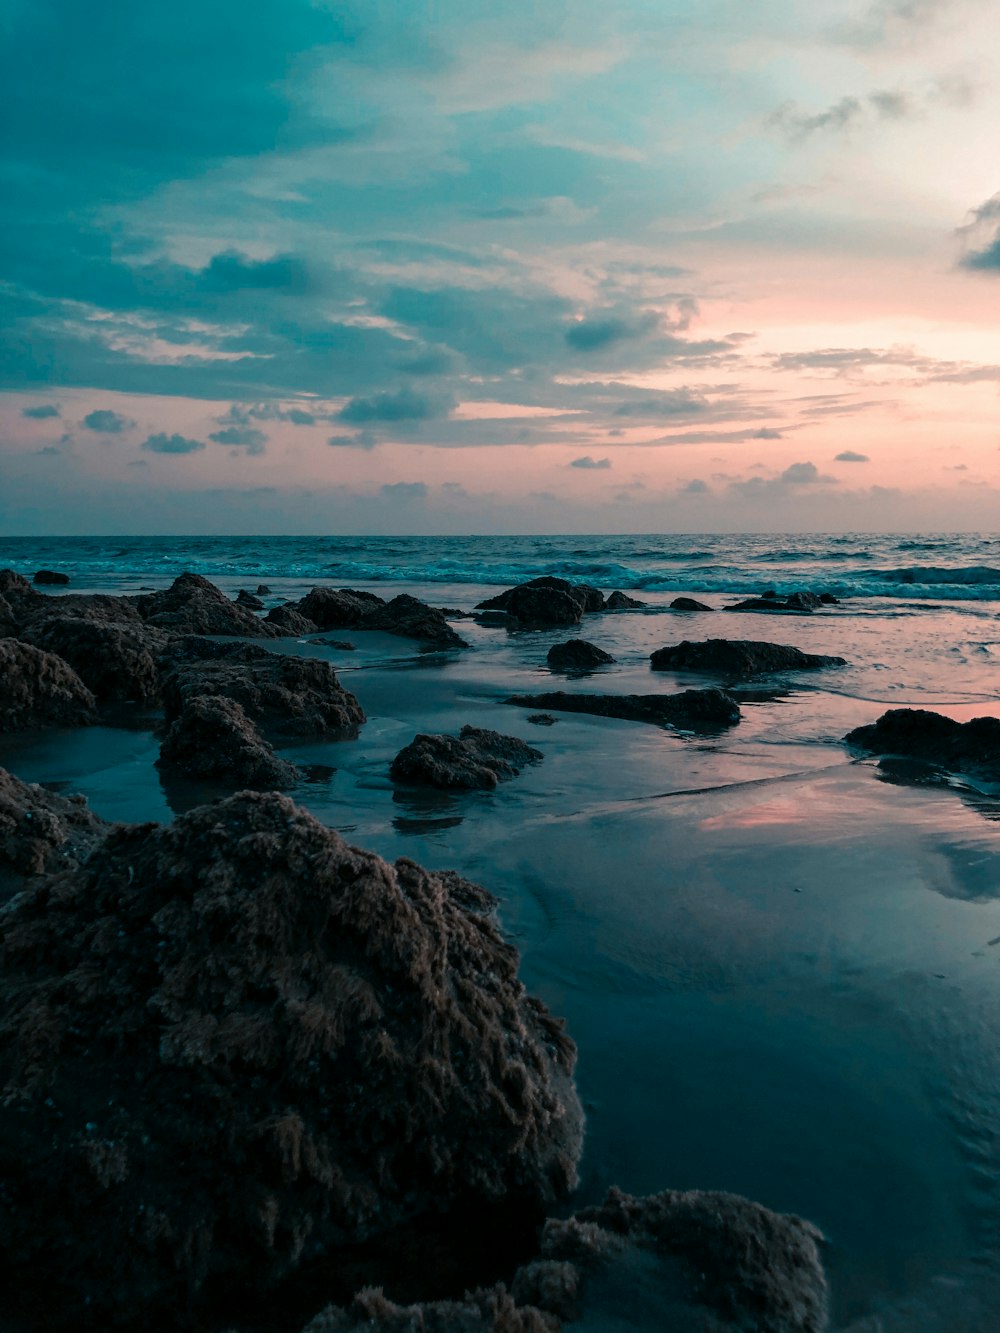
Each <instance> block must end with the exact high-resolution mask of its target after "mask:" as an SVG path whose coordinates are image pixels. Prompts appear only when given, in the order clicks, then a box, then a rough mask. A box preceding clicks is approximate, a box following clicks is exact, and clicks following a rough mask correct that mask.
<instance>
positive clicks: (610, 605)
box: [604, 589, 646, 611]
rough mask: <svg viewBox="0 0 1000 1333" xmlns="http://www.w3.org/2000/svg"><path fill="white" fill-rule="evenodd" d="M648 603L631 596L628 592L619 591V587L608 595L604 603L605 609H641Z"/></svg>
mask: <svg viewBox="0 0 1000 1333" xmlns="http://www.w3.org/2000/svg"><path fill="white" fill-rule="evenodd" d="M645 605H646V603H645V602H639V601H637V600H636V599H635V598H634V597H629V596H628V594H627V593H624V592H619V591H618V590H617V589H616V590H615V591H614V592H613V593H610V594H609V595H608V599H607V601H606V602H605V603H604V609H605V611H641V610H642V608H643V607H644V606H645Z"/></svg>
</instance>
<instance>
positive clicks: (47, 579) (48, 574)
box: [31, 569, 69, 587]
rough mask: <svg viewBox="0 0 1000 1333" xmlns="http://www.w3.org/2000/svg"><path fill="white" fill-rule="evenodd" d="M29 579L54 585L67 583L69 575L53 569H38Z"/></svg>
mask: <svg viewBox="0 0 1000 1333" xmlns="http://www.w3.org/2000/svg"><path fill="white" fill-rule="evenodd" d="M31 581H32V583H42V584H49V585H51V586H53V587H55V586H61V585H64V584H67V583H69V575H68V574H60V573H58V572H57V571H56V570H54V569H39V570H38V571H37V572H36V574H35V576H34V578H33V579H32V580H31Z"/></svg>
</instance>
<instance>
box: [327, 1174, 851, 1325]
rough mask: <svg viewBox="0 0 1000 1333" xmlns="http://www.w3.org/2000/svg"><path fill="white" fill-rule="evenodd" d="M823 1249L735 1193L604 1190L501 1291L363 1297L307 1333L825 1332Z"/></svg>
mask: <svg viewBox="0 0 1000 1333" xmlns="http://www.w3.org/2000/svg"><path fill="white" fill-rule="evenodd" d="M822 1240H823V1237H822V1235H821V1233H820V1232H819V1231H818V1230H817V1229H816V1227H814V1226H812V1224H811V1223H809V1222H805V1221H803V1220H802V1219H801V1218H799V1217H794V1216H791V1215H788V1214H782V1213H773V1212H771V1211H770V1209H768V1208H764V1207H763V1206H762V1205H760V1204H757V1203H752V1202H751V1201H750V1200H749V1199H743V1198H740V1197H739V1196H738V1195H734V1194H721V1193H709V1192H705V1191H700V1190H699V1191H691V1192H688V1193H681V1192H680V1191H677V1190H666V1191H664V1192H663V1193H662V1194H653V1195H649V1196H648V1197H646V1198H635V1197H633V1196H632V1195H629V1194H625V1193H623V1192H622V1191H621V1190H617V1189H612V1190H611V1191H609V1193H608V1195H607V1198H606V1199H605V1200H604V1202H603V1203H602V1204H600V1205H599V1206H597V1207H592V1208H584V1209H582V1210H581V1211H580V1212H578V1213H576V1214H575V1215H573V1216H572V1217H568V1218H566V1219H564V1220H561V1219H555V1218H550V1219H549V1221H548V1222H546V1224H545V1228H544V1230H543V1232H542V1239H541V1245H540V1247H539V1255H538V1257H537V1258H536V1259H534V1260H533V1261H531V1262H529V1263H527V1264H524V1265H522V1266H521V1268H519V1269H518V1270H517V1272H516V1273H515V1274H514V1278H513V1281H512V1282H511V1284H510V1289H509V1290H508V1289H507V1288H506V1287H504V1286H500V1285H498V1286H495V1287H491V1288H489V1289H485V1290H484V1289H480V1290H478V1291H474V1292H469V1293H467V1294H466V1296H465V1298H464V1300H461V1301H431V1302H425V1303H424V1304H421V1305H415V1306H409V1307H405V1306H399V1305H396V1304H394V1303H393V1302H392V1301H390V1300H387V1299H386V1297H385V1296H384V1295H383V1294H382V1292H381V1291H377V1290H371V1289H369V1290H367V1291H362V1292H359V1293H358V1295H357V1296H356V1297H355V1299H354V1301H353V1303H352V1304H351V1305H350V1306H349V1307H348V1308H337V1307H331V1308H330V1309H328V1310H325V1311H324V1312H323V1313H322V1314H321V1315H319V1316H318V1317H317V1318H316V1319H314V1320H313V1321H312V1322H311V1323H310V1324H309V1325H308V1326H307V1328H306V1329H304V1330H303V1333H361V1331H362V1330H366V1331H367V1333H417V1331H418V1330H419V1333H559V1331H560V1330H562V1329H563V1328H567V1329H569V1330H572V1329H573V1328H574V1327H577V1326H579V1327H580V1328H581V1329H588V1330H589V1329H594V1330H596V1329H603V1328H616V1329H617V1328H626V1327H627V1328H629V1329H632V1330H634V1333H654V1330H656V1331H657V1333H658V1331H659V1330H668V1329H669V1330H677V1333H681V1331H682V1330H685V1331H688V1333H694V1330H695V1329H697V1330H699V1331H701V1330H705V1331H706V1333H748V1331H749V1330H753V1333H824V1331H825V1330H826V1329H827V1328H828V1326H829V1323H828V1321H829V1312H828V1293H827V1284H826V1277H825V1274H824V1272H823V1264H822V1260H821V1258H820V1252H819V1246H820V1244H821V1242H822Z"/></svg>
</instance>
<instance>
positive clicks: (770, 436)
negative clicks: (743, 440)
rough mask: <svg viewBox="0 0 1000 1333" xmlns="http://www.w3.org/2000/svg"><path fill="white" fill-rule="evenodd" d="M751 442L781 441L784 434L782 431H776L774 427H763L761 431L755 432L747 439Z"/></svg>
mask: <svg viewBox="0 0 1000 1333" xmlns="http://www.w3.org/2000/svg"><path fill="white" fill-rule="evenodd" d="M747 438H748V439H751V440H780V439H782V438H783V437H782V434H781V431H780V430H775V429H774V427H773V426H762V427H761V429H760V430H755V431H754V432H753V433H752V434H751V435H749V436H748V437H747Z"/></svg>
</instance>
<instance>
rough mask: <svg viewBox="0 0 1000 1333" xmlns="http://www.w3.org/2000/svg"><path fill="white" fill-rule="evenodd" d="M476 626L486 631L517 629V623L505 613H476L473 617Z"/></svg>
mask: <svg viewBox="0 0 1000 1333" xmlns="http://www.w3.org/2000/svg"><path fill="white" fill-rule="evenodd" d="M473 620H475V622H476V624H477V625H482V626H484V628H486V629H512V628H513V629H517V628H519V626H518V623H517V621H516V620H515V619H514V617H513V616H512V615H509V614H508V613H507V612H506V611H478V612H477V613H476V614H475V615H474V616H473Z"/></svg>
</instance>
